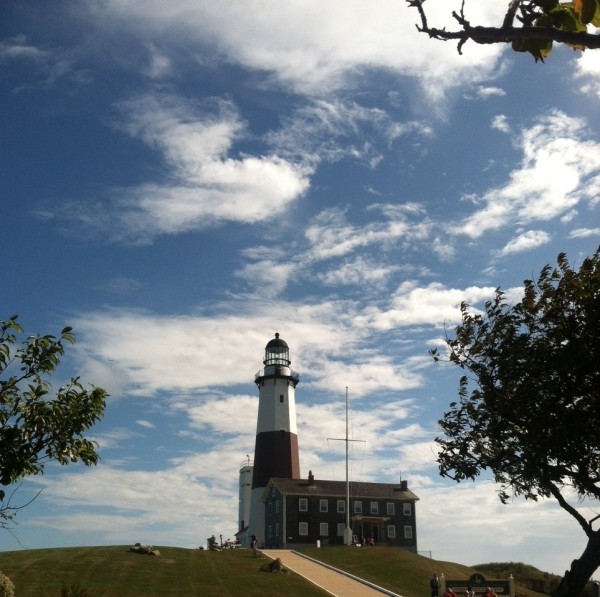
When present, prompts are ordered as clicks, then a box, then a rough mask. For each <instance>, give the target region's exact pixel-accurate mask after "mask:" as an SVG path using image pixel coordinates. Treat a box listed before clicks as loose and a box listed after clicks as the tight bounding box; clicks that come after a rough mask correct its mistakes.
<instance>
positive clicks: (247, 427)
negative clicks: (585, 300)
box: [0, 0, 600, 573]
mask: <svg viewBox="0 0 600 597" xmlns="http://www.w3.org/2000/svg"><path fill="white" fill-rule="evenodd" d="M427 4H428V9H429V12H430V24H431V25H432V26H444V25H446V26H450V25H451V23H450V22H449V13H450V10H451V4H452V3H450V2H448V0H444V1H443V2H442V1H441V0H431V2H428V3H427ZM459 4H460V3H459ZM469 4H472V5H473V6H469ZM504 5H505V3H503V2H495V1H491V0H490V1H488V2H483V3H478V4H476V3H474V2H471V3H467V14H469V15H471V20H472V21H473V22H475V21H478V22H481V23H489V24H493V23H499V22H500V21H501V18H502V11H503V9H504ZM470 11H471V12H470ZM416 22H417V15H416V14H415V13H414V12H411V11H410V10H409V9H408V8H407V7H406V6H405V5H404V3H403V2H401V1H398V0H395V1H391V0H390V1H388V0H382V1H380V2H377V3H375V4H373V3H367V2H359V1H357V0H354V1H347V0H346V1H345V2H338V1H337V0H330V1H329V2H327V3H325V4H324V3H322V2H319V3H317V2H315V1H313V0H303V1H302V2H286V3H282V2H271V1H270V0H267V1H266V2H255V1H248V0H246V1H244V2H238V1H230V2H228V3H226V5H224V4H223V3H221V2H213V1H210V0H204V1H203V2H197V1H196V2H192V1H190V0H170V1H169V2H168V3H166V2H158V1H149V0H147V1H145V2H133V1H131V0H103V1H100V0H97V1H96V0H90V1H88V2H86V3H78V2H68V1H63V0H57V1H55V2H53V3H46V2H41V1H40V2H37V1H31V2H26V3H24V2H18V1H16V0H7V1H5V2H3V3H2V6H1V7H0V93H1V98H2V105H3V107H4V109H3V110H2V116H1V117H2V137H1V148H2V160H1V161H0V169H1V170H0V180H1V181H2V182H1V187H0V189H1V200H2V207H3V216H4V226H3V246H4V259H3V260H2V268H3V276H2V277H3V279H4V285H3V292H2V295H1V296H2V315H1V317H3V318H7V317H9V316H10V315H12V314H14V313H18V314H19V319H20V321H21V323H22V325H23V326H24V327H25V329H26V330H27V331H28V332H30V333H35V332H42V333H58V332H59V331H60V329H61V328H62V327H64V326H66V325H71V326H73V328H74V330H75V334H76V336H77V339H78V342H77V344H76V346H75V347H74V348H73V349H72V350H71V351H70V354H69V357H68V358H67V359H66V360H65V362H64V364H63V366H62V367H61V369H60V370H59V374H58V379H57V382H60V381H61V380H63V379H67V378H68V377H69V376H70V375H75V374H77V375H81V377H82V378H83V379H84V380H85V381H86V382H89V383H93V384H95V385H100V386H102V387H105V388H107V390H108V391H109V392H110V394H111V398H110V400H109V403H108V407H107V410H106V416H105V418H104V420H103V421H102V423H101V424H99V425H98V426H97V427H95V428H94V430H93V432H92V435H93V437H94V439H96V441H98V443H99V445H100V451H101V455H102V461H101V463H100V464H99V465H98V466H97V467H95V468H92V469H86V468H85V467H80V466H74V467H67V468H59V467H55V466H49V467H48V468H47V469H46V473H45V474H44V475H43V476H39V477H36V478H34V479H30V480H27V481H25V482H24V483H23V485H22V486H21V487H20V489H19V492H18V494H17V496H18V497H19V498H20V499H22V500H23V501H25V500H26V499H27V498H28V497H29V496H31V495H33V494H34V493H35V492H36V491H37V490H39V489H43V492H42V493H41V495H40V496H39V497H38V498H37V500H36V501H35V502H34V503H33V504H32V505H31V506H29V507H28V508H27V509H26V510H23V511H22V512H20V513H19V516H18V522H19V524H18V526H17V527H16V528H15V529H14V531H13V533H12V534H10V533H3V534H2V535H1V536H0V549H3V550H14V549H21V548H22V547H25V548H34V547H47V546H48V547H49V546H68V545H90V544H91V545H101V544H130V543H135V542H137V541H141V542H145V543H153V544H155V545H177V546H182V547H194V546H198V545H202V544H204V543H205V540H206V537H208V536H210V535H211V534H213V533H214V534H216V535H219V534H222V535H223V537H224V538H227V537H230V536H233V534H234V533H235V531H236V530H237V508H238V492H237V483H238V467H239V465H240V463H241V462H242V461H243V460H244V459H245V458H246V455H247V454H250V455H252V453H253V449H254V436H255V431H256V410H257V402H258V393H257V390H256V388H255V386H254V383H253V380H254V374H255V373H256V372H257V371H258V370H259V369H260V368H261V365H262V357H263V351H264V346H265V344H266V343H267V342H268V341H269V340H270V339H271V338H272V337H273V335H274V333H275V331H278V332H280V334H281V336H282V338H284V339H285V340H286V341H287V342H288V344H289V346H290V351H291V357H292V360H293V362H292V367H293V369H294V370H295V371H297V372H299V373H300V376H301V382H300V385H299V386H298V388H297V391H296V399H297V412H298V430H299V445H300V461H301V462H300V464H301V470H302V474H303V476H306V475H307V474H308V471H309V470H312V471H313V472H314V474H315V476H316V477H317V478H319V477H321V478H330V479H331V478H335V479H343V478H344V463H343V456H344V454H343V452H344V451H343V445H342V444H340V443H339V442H331V441H328V439H327V438H331V437H343V434H344V413H343V407H344V393H345V387H346V386H348V388H349V397H350V408H351V434H352V437H353V438H355V439H360V440H364V441H365V443H364V444H363V443H355V444H354V448H353V451H352V459H351V474H352V478H353V479H354V480H357V481H371V480H375V481H381V482H396V481H397V480H399V478H400V477H402V478H403V479H406V480H407V481H408V483H409V487H410V488H411V489H412V490H413V491H414V492H415V493H416V494H417V495H418V496H419V497H420V498H421V499H420V502H419V504H418V508H417V515H418V524H419V529H418V533H419V537H418V540H419V550H421V551H431V552H432V555H433V557H434V558H436V559H441V560H452V561H458V562H461V563H464V564H476V563H482V562H488V561H525V562H527V563H530V564H533V565H535V566H537V567H539V568H541V569H542V570H546V571H550V572H556V573H562V572H563V571H564V569H565V568H567V567H568V565H569V563H570V562H571V560H572V559H573V558H575V557H577V556H578V555H579V554H580V553H581V551H582V550H583V546H584V536H583V533H582V532H581V531H580V529H579V527H578V525H577V524H576V523H575V521H574V520H573V519H571V518H570V517H569V516H568V515H567V514H566V513H564V512H563V511H562V510H560V509H559V508H557V507H555V506H554V505H553V504H552V503H550V502H542V503H538V504H530V503H526V502H523V501H522V500H515V501H514V503H511V504H510V505H508V506H502V505H501V504H500V502H499V500H498V498H497V496H496V493H495V490H496V489H497V488H496V487H495V486H494V484H493V483H492V482H491V481H489V480H488V481H486V480H485V479H483V480H481V481H480V482H477V483H475V484H461V485H455V484H453V483H451V482H449V481H446V480H444V479H441V478H440V477H439V475H438V474H437V467H436V464H435V448H434V444H433V439H434V437H435V436H436V433H437V420H438V419H439V418H441V416H442V414H443V412H444V411H445V409H446V408H447V407H448V404H449V403H450V402H451V401H452V400H453V399H454V397H455V396H456V390H457V384H458V377H459V374H458V371H454V370H452V369H450V368H448V367H447V366H444V365H439V364H438V365H435V364H434V363H433V362H432V360H431V359H430V357H429V356H428V350H429V349H431V348H432V347H435V346H440V345H441V343H442V340H443V337H444V330H445V329H446V328H447V327H451V326H452V325H453V324H455V323H456V322H457V321H458V319H457V318H458V313H459V312H458V306H459V304H460V302H461V301H463V300H467V301H468V302H470V303H471V304H473V305H474V307H476V308H477V307H478V306H479V307H480V306H481V305H482V303H483V302H484V301H485V300H486V299H487V298H489V297H490V296H491V293H492V292H493V290H494V288H496V287H497V286H501V287H502V288H503V289H505V290H507V291H508V292H509V296H511V297H515V298H516V297H518V296H519V292H520V288H521V284H522V281H523V279H525V278H528V277H531V276H534V275H536V273H537V272H539V270H540V269H541V268H542V267H543V266H544V265H545V264H546V263H554V262H555V259H556V255H557V254H558V253H559V252H562V251H564V252H566V253H567V254H568V256H569V258H570V259H571V261H572V262H573V263H574V264H577V263H580V262H581V260H582V259H583V258H584V257H585V256H587V255H590V254H591V253H593V251H594V250H595V249H596V247H597V246H598V244H599V239H600V217H599V209H600V206H599V202H598V196H600V193H599V191H600V136H599V135H600V126H599V124H598V123H599V122H600V118H599V108H600V58H599V56H600V54H598V53H594V52H587V53H585V54H576V53H574V52H572V51H570V50H556V51H555V52H554V53H553V54H552V55H551V56H550V58H549V59H548V61H547V63H546V64H534V62H533V60H532V59H531V58H530V57H529V56H526V55H517V54H515V53H513V52H511V51H510V50H509V49H507V48H501V47H495V46H476V45H474V44H467V45H466V46H465V47H464V49H463V56H459V55H458V54H457V52H456V47H455V46H454V45H453V44H450V43H442V42H434V41H430V40H429V39H428V38H427V37H426V36H422V35H418V34H417V32H416V29H415V26H414V25H415V23H416ZM578 507H579V508H581V511H582V513H583V514H584V515H585V516H586V517H591V516H592V515H593V513H594V512H597V510H598V505H597V504H587V503H583V504H578Z"/></svg>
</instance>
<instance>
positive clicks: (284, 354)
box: [263, 333, 291, 367]
mask: <svg viewBox="0 0 600 597" xmlns="http://www.w3.org/2000/svg"><path fill="white" fill-rule="evenodd" d="M290 362H291V361H290V349H289V346H288V345H287V342H286V341H285V340H283V339H281V338H280V337H279V333H276V334H275V338H273V340H269V342H268V343H267V345H266V346H265V360H264V361H263V363H264V364H265V367H267V366H269V365H280V366H281V365H282V366H284V367H289V365H290Z"/></svg>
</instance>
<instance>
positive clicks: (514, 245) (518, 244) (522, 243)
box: [499, 230, 550, 257]
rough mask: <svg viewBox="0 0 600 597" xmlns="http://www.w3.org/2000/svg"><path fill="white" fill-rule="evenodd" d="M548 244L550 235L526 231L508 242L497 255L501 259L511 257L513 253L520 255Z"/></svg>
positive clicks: (542, 232)
mask: <svg viewBox="0 0 600 597" xmlns="http://www.w3.org/2000/svg"><path fill="white" fill-rule="evenodd" d="M549 242H550V235H549V234H548V233H547V232H544V231H543V230H528V231H527V232H523V233H522V234H519V235H518V236H517V237H515V238H513V239H512V240H511V241H510V242H508V243H507V244H506V245H505V246H504V247H503V248H502V249H500V251H499V254H500V255H501V256H503V257H505V256H506V255H511V254H513V253H521V252H522V251H529V250H530V249H535V248H536V247H539V246H541V245H545V244H547V243H549Z"/></svg>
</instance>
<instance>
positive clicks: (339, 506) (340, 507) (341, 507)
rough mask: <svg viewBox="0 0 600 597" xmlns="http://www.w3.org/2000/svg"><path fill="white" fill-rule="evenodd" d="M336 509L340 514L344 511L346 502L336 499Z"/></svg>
mask: <svg viewBox="0 0 600 597" xmlns="http://www.w3.org/2000/svg"><path fill="white" fill-rule="evenodd" d="M337 511H338V512H341V513H342V514H343V513H344V512H345V511H346V502H345V501H344V500H338V501H337Z"/></svg>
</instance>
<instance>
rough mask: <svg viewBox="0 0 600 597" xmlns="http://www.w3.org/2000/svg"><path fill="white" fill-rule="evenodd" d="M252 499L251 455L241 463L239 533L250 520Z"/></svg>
mask: <svg viewBox="0 0 600 597" xmlns="http://www.w3.org/2000/svg"><path fill="white" fill-rule="evenodd" d="M251 499H252V465H251V464H250V456H247V457H246V460H244V462H242V464H241V465H240V495H239V500H240V504H239V512H238V521H239V523H238V533H240V532H242V531H243V530H244V529H245V528H246V527H247V526H248V523H249V521H250V500H251Z"/></svg>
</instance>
